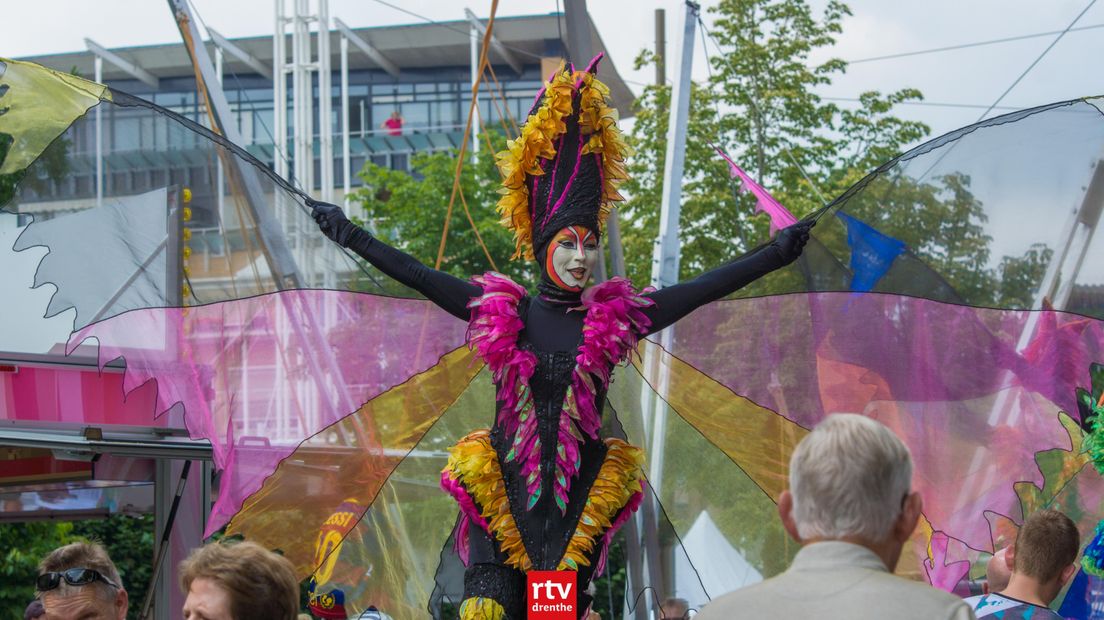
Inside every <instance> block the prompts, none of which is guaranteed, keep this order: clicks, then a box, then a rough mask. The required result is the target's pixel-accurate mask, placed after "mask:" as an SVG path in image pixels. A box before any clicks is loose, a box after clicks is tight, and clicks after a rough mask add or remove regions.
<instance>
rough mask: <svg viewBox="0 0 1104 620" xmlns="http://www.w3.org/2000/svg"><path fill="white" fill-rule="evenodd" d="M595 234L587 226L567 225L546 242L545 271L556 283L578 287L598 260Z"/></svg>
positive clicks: (581, 286)
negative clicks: (549, 241) (550, 240)
mask: <svg viewBox="0 0 1104 620" xmlns="http://www.w3.org/2000/svg"><path fill="white" fill-rule="evenodd" d="M600 251H601V249H600V248H599V246H598V237H597V236H595V234H594V232H593V231H591V230H590V229H589V228H587V227H586V226H569V227H567V228H564V229H562V230H560V232H558V233H556V236H555V237H553V238H552V242H551V243H550V244H549V245H548V252H547V256H546V258H545V261H546V263H545V271H547V272H548V276H549V277H550V278H551V279H552V281H553V282H554V283H555V284H556V286H558V287H560V288H562V289H565V290H568V291H581V290H583V287H584V286H586V283H587V281H588V280H590V274H592V273H594V266H595V265H597V264H598V253H599V252H600Z"/></svg>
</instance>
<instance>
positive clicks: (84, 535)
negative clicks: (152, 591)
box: [0, 515, 153, 620]
mask: <svg viewBox="0 0 1104 620" xmlns="http://www.w3.org/2000/svg"><path fill="white" fill-rule="evenodd" d="M77 541H94V542H98V543H100V544H102V545H104V547H105V548H107V553H108V555H110V556H111V559H112V561H114V562H115V566H116V568H118V569H119V574H120V575H121V576H122V579H123V585H124V587H126V589H127V594H128V595H129V596H130V612H129V613H128V615H127V617H128V618H130V619H132V620H133V619H136V618H137V617H138V613H139V612H140V611H141V610H140V609H139V607H141V604H142V599H143V598H144V597H145V595H146V590H147V589H148V587H149V580H150V575H151V573H152V565H153V515H143V516H141V517H137V518H135V517H128V516H124V515H112V516H110V517H108V518H106V519H102V520H98V521H76V522H66V521H60V522H58V521H31V522H27V523H8V524H3V525H0V576H2V577H3V579H2V580H0V617H3V618H22V617H23V610H24V609H25V608H26V607H27V605H28V604H29V603H30V602H31V600H32V599H34V595H35V588H34V580H35V577H36V576H37V575H38V563H39V562H40V561H42V558H44V557H46V555H47V554H49V553H50V552H51V551H53V550H54V549H57V548H58V547H61V546H63V545H67V544H69V543H72V542H77Z"/></svg>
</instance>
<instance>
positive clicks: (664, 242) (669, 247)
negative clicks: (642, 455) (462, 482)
mask: <svg viewBox="0 0 1104 620" xmlns="http://www.w3.org/2000/svg"><path fill="white" fill-rule="evenodd" d="M697 17H698V5H696V4H693V3H691V2H687V3H686V11H685V13H684V23H683V29H682V51H681V53H680V54H679V67H678V77H677V78H676V79H675V84H674V86H673V88H672V92H671V102H672V105H671V111H670V120H669V121H668V129H667V156H666V158H665V160H664V162H663V172H664V174H663V202H662V206H661V207H660V219H659V237H657V238H656V244H655V255H654V258H653V260H652V286H654V287H656V288H663V287H665V286H670V285H672V284H675V283H676V282H678V279H679V214H680V212H681V210H682V170H683V164H684V162H685V156H686V153H685V151H686V125H687V120H688V116H689V114H690V71H691V68H692V67H693V63H694V27H695V26H696V25H697ZM671 333H672V332H671V330H670V329H665V330H663V332H662V334H661V335H660V342H661V344H662V346H663V348H664V349H665V350H667V351H670V350H671ZM649 367H650V366H649ZM660 372H661V377H660V379H658V380H657V385H656V388H657V390H661V389H666V386H667V381H668V378H667V377H666V374H667V373H666V372H662V371H660ZM659 394H660V396H662V395H663V392H662V391H660V392H659ZM652 422H653V427H652V433H651V435H652V436H651V453H652V458H651V467H650V471H649V473H648V480H649V481H650V482H651V483H652V486H653V487H654V488H655V491H656V494H657V495H658V494H659V492H660V489H662V482H663V448H664V434H665V433H664V431H665V430H666V425H667V410H666V406H665V405H664V404H663V402H662V401H661V400H657V401H656V404H655V415H654V416H653V419H652Z"/></svg>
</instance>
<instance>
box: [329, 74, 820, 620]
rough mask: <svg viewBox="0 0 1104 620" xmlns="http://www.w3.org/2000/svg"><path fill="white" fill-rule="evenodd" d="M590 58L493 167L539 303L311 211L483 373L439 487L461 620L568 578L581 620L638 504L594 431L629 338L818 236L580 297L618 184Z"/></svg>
mask: <svg viewBox="0 0 1104 620" xmlns="http://www.w3.org/2000/svg"><path fill="white" fill-rule="evenodd" d="M600 58H601V56H599V57H598V58H595V59H594V60H593V61H591V63H590V66H589V67H588V68H587V69H586V70H585V71H575V70H574V68H573V67H571V66H570V65H569V66H566V67H562V68H561V69H560V70H559V71H557V72H556V73H555V74H554V75H553V76H552V78H550V80H549V81H548V82H547V83H546V84H545V86H544V88H543V89H542V91H541V93H539V94H538V96H537V99H536V101H535V103H534V105H533V109H531V110H530V112H529V115H528V118H527V120H526V122H525V125H524V126H523V128H522V130H521V135H520V136H519V137H518V138H517V139H516V140H512V141H510V143H509V148H508V150H507V151H504V152H502V153H499V154H498V165H499V168H500V169H501V171H502V173H503V176H504V181H503V185H504V187H505V189H504V191H503V197H502V199H501V200H500V201H499V203H498V211H499V213H501V215H502V223H503V224H504V225H505V226H506V227H507V228H509V229H510V230H511V231H513V233H514V235H515V238H516V242H517V252H516V253H515V255H514V258H517V257H518V256H524V257H525V258H528V259H531V260H536V262H537V265H538V267H539V269H540V274H541V279H540V283H539V284H538V285H537V291H538V293H537V294H535V295H530V294H529V293H528V292H527V290H526V289H525V288H524V287H522V286H521V285H519V284H517V283H515V282H513V281H512V280H510V279H509V278H507V277H506V276H503V275H501V274H498V273H493V272H488V273H486V274H483V275H480V276H475V277H473V278H472V279H471V281H465V280H462V279H459V278H456V277H454V276H451V275H448V274H446V273H443V272H440V271H436V270H434V269H431V268H429V267H427V266H425V265H423V264H421V263H420V262H418V261H417V260H416V259H415V258H413V257H411V256H409V255H407V254H405V253H403V252H401V251H399V250H396V249H394V248H392V247H389V246H387V245H386V244H384V243H382V242H380V241H379V240H378V239H375V238H374V237H373V236H372V235H371V234H369V233H368V232H367V231H365V230H363V229H362V228H360V227H359V226H357V225H355V224H353V223H352V222H350V221H349V220H348V219H347V218H346V217H345V214H344V213H343V212H342V211H341V209H340V208H338V207H336V206H334V205H329V204H325V203H311V206H312V209H313V217H314V218H315V220H316V221H317V222H318V224H319V227H320V228H321V230H322V232H323V233H324V234H325V235H326V236H327V237H329V238H330V239H331V240H333V241H335V242H336V243H338V244H340V245H342V246H344V247H346V248H349V249H351V250H353V251H354V252H356V253H357V254H359V255H360V256H361V257H363V258H364V259H365V260H367V261H368V262H369V263H371V264H372V265H374V266H375V267H376V268H378V269H379V270H380V271H382V272H383V273H385V274H387V275H388V276H389V277H392V278H394V279H395V280H398V281H399V282H401V283H403V284H405V285H406V286H409V287H410V288H413V289H415V290H417V291H418V292H420V293H421V294H423V295H425V296H426V297H427V298H428V299H429V300H430V301H432V302H434V303H435V304H437V305H438V306H440V307H441V308H443V309H444V310H445V311H447V312H448V313H450V314H452V315H453V316H455V317H456V318H458V319H460V320H463V321H467V322H468V324H469V328H468V344H469V346H471V347H472V348H473V349H474V350H475V351H476V352H477V353H478V355H480V356H481V357H482V358H483V360H484V361H485V362H486V364H487V366H488V367H489V368H490V370H491V372H492V376H493V379H494V383H495V386H496V389H497V413H496V416H495V420H494V425H493V426H492V427H491V429H489V430H487V429H483V430H477V431H475V432H473V433H471V434H469V435H468V436H467V437H465V438H464V439H462V440H461V441H460V442H459V443H457V444H456V445H455V446H454V447H453V448H451V450H450V453H451V456H450V459H449V462H448V465H447V466H446V467H445V469H444V471H443V472H442V476H441V484H442V486H443V487H444V489H445V490H446V491H447V492H449V493H450V494H451V495H452V496H453V497H454V498H455V499H456V501H457V503H458V504H459V505H460V520H459V523H458V525H457V529H456V532H455V534H456V547H457V551H458V552H459V554H460V556H461V559H462V560H463V561H464V564H465V565H466V566H467V569H466V571H465V574H464V600H463V602H462V604H461V608H460V617H461V618H494V619H496V620H497V619H499V618H510V619H521V618H524V617H525V604H526V598H525V575H526V573H527V572H528V571H530V570H573V571H577V572H578V586H577V588H578V592H579V600H578V612H579V616H580V617H583V616H584V615H585V614H586V612H587V610H588V608H589V603H590V597H589V596H587V595H586V594H583V592H585V591H586V588H587V585H588V584H589V583H590V580H591V579H592V578H593V577H594V576H595V575H598V574H601V572H602V570H603V565H604V563H605V559H606V552H607V549H608V546H609V543H610V540H611V538H612V536H613V534H614V532H616V531H617V528H618V527H619V526H620V525H621V524H623V523H624V522H625V521H626V520H627V519H628V517H629V516H630V515H631V514H632V513H633V511H635V510H636V508H637V506H638V505H639V504H640V501H641V497H642V487H641V476H642V474H641V464H642V463H643V453H642V451H641V450H640V449H639V448H636V447H633V446H631V445H629V444H628V443H626V442H624V441H622V440H620V439H616V438H603V437H602V436H601V434H600V432H599V430H600V427H601V419H602V410H603V407H604V402H605V396H606V391H607V388H608V385H609V381H610V373H611V371H612V370H613V367H614V366H615V365H616V364H619V363H622V362H625V361H626V360H627V358H628V356H629V355H630V354H631V353H632V352H633V351H634V350H635V348H636V344H637V341H638V339H639V338H642V337H644V336H647V335H648V334H651V333H653V332H656V331H659V330H661V329H663V328H665V327H667V326H669V325H671V324H672V323H674V322H675V321H677V320H679V319H680V318H682V317H684V316H686V315H687V314H688V313H690V312H691V311H693V310H694V309H696V308H698V307H700V306H702V305H704V304H707V303H710V302H712V301H715V300H717V299H720V298H721V297H724V296H725V295H728V294H730V293H732V292H734V291H736V290H737V289H739V288H741V287H743V286H745V285H747V284H748V283H750V282H752V281H754V280H756V279H757V278H759V277H761V276H763V275H765V274H767V273H769V272H771V271H773V270H775V269H778V268H779V267H782V266H784V265H787V264H789V263H791V262H793V261H794V260H796V259H797V258H798V256H799V255H800V254H801V251H802V249H803V247H804V245H805V243H806V241H807V240H808V237H809V228H810V227H811V226H812V223H811V222H800V223H798V224H795V225H793V226H790V227H789V228H785V229H783V230H782V231H781V232H780V233H779V234H778V235H777V236H776V237H775V239H774V240H773V241H771V242H770V243H768V244H766V245H764V246H761V247H760V248H758V249H757V250H754V251H752V252H749V253H748V254H745V255H744V256H742V257H741V258H739V259H736V260H735V261H733V262H731V263H728V264H727V265H724V266H722V267H719V268H716V269H714V270H712V271H709V272H707V273H705V274H702V275H700V276H698V277H697V278H694V279H693V280H689V281H687V282H682V283H679V284H676V285H674V286H671V287H668V288H665V289H662V290H658V291H649V292H643V293H639V292H637V291H636V290H635V289H633V287H632V285H631V283H629V282H628V281H627V280H625V279H622V278H613V279H611V280H609V281H606V282H603V283H601V284H598V285H595V286H591V287H589V288H587V283H588V281H589V280H590V277H591V274H592V273H593V270H594V267H595V264H596V263H597V261H598V256H599V252H600V251H601V249H600V245H599V241H600V236H601V233H602V229H603V226H604V224H605V221H606V217H607V215H608V214H609V210H610V208H611V206H612V204H613V202H614V201H617V200H621V196H620V195H619V194H618V193H617V186H618V184H619V183H620V181H622V180H623V179H625V178H626V176H625V168H624V157H625V154H626V151H627V148H626V146H625V144H624V142H623V141H622V139H621V135H620V132H619V131H618V129H617V125H616V120H617V117H616V112H615V111H614V110H613V109H611V108H610V107H609V106H608V104H607V102H606V99H607V97H608V93H609V91H608V89H607V87H606V86H605V85H604V84H602V83H601V82H600V81H599V80H598V79H597V78H596V77H595V71H596V68H597V63H598V60H599V59H600Z"/></svg>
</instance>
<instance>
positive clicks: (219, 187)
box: [215, 47, 226, 234]
mask: <svg viewBox="0 0 1104 620" xmlns="http://www.w3.org/2000/svg"><path fill="white" fill-rule="evenodd" d="M215 75H216V76H218V83H219V86H222V84H223V81H222V48H220V47H216V48H215ZM224 174H225V173H224V172H223V170H222V158H221V157H216V158H215V197H216V198H215V202H216V204H217V205H218V218H219V228H221V229H223V230H224V231H225V227H224V222H225V221H226V212H225V199H224V196H223V194H224V190H223V185H224V178H225V177H224ZM224 234H225V232H224Z"/></svg>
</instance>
